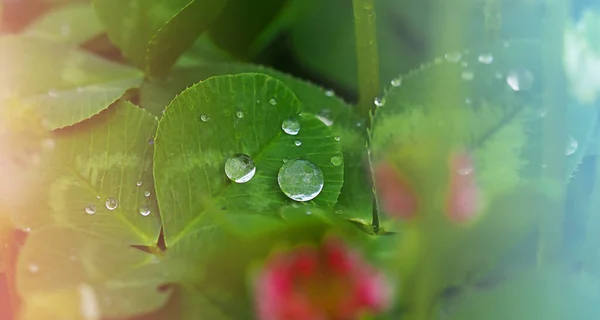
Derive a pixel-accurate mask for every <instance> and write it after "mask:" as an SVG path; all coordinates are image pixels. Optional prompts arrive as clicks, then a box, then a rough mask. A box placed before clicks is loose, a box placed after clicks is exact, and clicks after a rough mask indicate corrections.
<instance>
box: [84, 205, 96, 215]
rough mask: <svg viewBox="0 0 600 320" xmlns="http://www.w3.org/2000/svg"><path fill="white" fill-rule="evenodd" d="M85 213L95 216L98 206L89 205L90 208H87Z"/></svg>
mask: <svg viewBox="0 0 600 320" xmlns="http://www.w3.org/2000/svg"><path fill="white" fill-rule="evenodd" d="M85 213H87V214H94V213H96V206H94V205H89V206H87V207H85Z"/></svg>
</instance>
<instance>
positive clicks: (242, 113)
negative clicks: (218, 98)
mask: <svg viewBox="0 0 600 320" xmlns="http://www.w3.org/2000/svg"><path fill="white" fill-rule="evenodd" d="M235 116H236V117H237V118H238V119H241V118H243V117H244V112H242V111H238V112H236V113H235Z"/></svg>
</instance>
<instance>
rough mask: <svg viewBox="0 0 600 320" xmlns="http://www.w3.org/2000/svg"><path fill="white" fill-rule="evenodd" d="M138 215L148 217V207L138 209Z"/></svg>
mask: <svg viewBox="0 0 600 320" xmlns="http://www.w3.org/2000/svg"><path fill="white" fill-rule="evenodd" d="M140 214H141V215H143V216H144V217H146V216H148V215H150V208H148V206H146V205H144V206H142V207H140Z"/></svg>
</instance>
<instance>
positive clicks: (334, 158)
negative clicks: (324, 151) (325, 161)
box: [331, 156, 342, 167]
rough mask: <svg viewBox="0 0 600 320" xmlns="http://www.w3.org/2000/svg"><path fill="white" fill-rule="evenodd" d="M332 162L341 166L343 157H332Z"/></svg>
mask: <svg viewBox="0 0 600 320" xmlns="http://www.w3.org/2000/svg"><path fill="white" fill-rule="evenodd" d="M331 164H332V165H334V166H336V167H337V166H339V165H341V164H342V158H341V157H340V156H333V157H331Z"/></svg>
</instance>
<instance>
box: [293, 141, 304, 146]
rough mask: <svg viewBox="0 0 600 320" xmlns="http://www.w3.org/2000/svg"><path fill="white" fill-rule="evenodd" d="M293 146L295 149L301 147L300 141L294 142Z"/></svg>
mask: <svg viewBox="0 0 600 320" xmlns="http://www.w3.org/2000/svg"><path fill="white" fill-rule="evenodd" d="M294 145H295V146H296V147H299V146H301V145H302V141H300V140H296V141H294Z"/></svg>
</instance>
